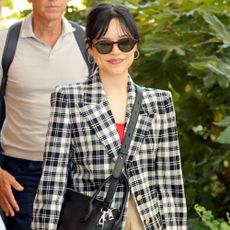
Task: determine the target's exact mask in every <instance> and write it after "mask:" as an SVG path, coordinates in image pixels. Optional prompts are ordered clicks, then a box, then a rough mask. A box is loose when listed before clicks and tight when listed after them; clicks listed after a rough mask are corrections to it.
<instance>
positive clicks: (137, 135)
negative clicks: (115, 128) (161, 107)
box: [125, 78, 156, 161]
mask: <svg viewBox="0 0 230 230" xmlns="http://www.w3.org/2000/svg"><path fill="white" fill-rule="evenodd" d="M143 93H145V91H144V92H143ZM135 97H136V90H135V84H134V83H133V81H132V79H131V78H129V82H128V107H127V112H126V124H128V122H129V121H130V117H131V113H132V108H133V105H134V101H135ZM145 100H146V99H145V97H143V100H142V105H141V109H140V114H139V117H138V120H137V123H136V127H135V131H134V134H133V139H132V141H131V143H130V148H129V157H128V160H129V161H132V160H133V157H134V155H135V153H137V152H138V150H139V149H140V147H141V145H142V143H143V140H144V139H145V138H146V137H147V132H148V130H149V128H150V127H151V126H152V121H153V117H154V113H155V111H156V109H155V105H153V107H151V108H149V107H148V106H147V105H146V101H145ZM126 129H127V125H126ZM126 129H125V131H126Z"/></svg>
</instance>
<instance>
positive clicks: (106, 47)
mask: <svg viewBox="0 0 230 230" xmlns="http://www.w3.org/2000/svg"><path fill="white" fill-rule="evenodd" d="M136 43H137V42H136V41H135V40H133V39H131V38H122V39H120V40H118V41H116V42H112V41H109V40H101V41H98V42H96V43H95V44H93V47H95V48H96V50H97V51H98V53H100V54H109V53H110V52H111V51H112V49H113V45H114V44H117V46H118V48H119V50H120V51H122V52H125V53H127V52H129V51H131V50H132V49H133V47H134V46H135V44H136Z"/></svg>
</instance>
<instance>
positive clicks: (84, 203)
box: [57, 86, 143, 230]
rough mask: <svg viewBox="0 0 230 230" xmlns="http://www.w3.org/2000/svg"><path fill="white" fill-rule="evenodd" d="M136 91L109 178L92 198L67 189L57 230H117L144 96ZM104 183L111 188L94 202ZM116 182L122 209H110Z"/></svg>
mask: <svg viewBox="0 0 230 230" xmlns="http://www.w3.org/2000/svg"><path fill="white" fill-rule="evenodd" d="M136 91H137V94H136V99H135V102H134V106H133V109H132V114H131V118H130V121H129V124H128V127H127V131H126V133H125V138H124V141H123V144H122V146H121V148H120V150H119V154H118V158H117V161H116V163H115V167H114V169H113V172H112V175H111V176H109V177H108V178H106V180H105V181H104V182H103V183H102V184H101V185H100V187H99V188H98V189H97V190H96V192H95V193H94V195H93V196H92V197H89V196H86V195H83V194H81V193H78V192H76V191H74V190H72V189H70V188H67V190H66V194H65V198H64V202H63V205H62V210H61V214H60V218H59V223H58V228H57V230H100V229H101V230H102V229H103V230H117V229H118V228H119V226H120V224H121V221H122V217H123V213H124V209H125V204H126V202H127V199H128V194H129V184H128V180H127V178H126V177H125V175H124V174H123V173H122V169H123V166H124V164H125V162H126V158H127V155H128V149H129V146H130V142H131V140H132V136H133V132H134V129H135V126H136V122H137V119H138V116H139V112H140V107H141V102H142V97H143V91H142V88H141V87H139V86H136ZM107 183H110V185H109V188H108V191H107V194H106V197H105V199H104V201H101V200H97V199H96V198H97V196H98V194H99V193H100V191H101V190H102V188H103V187H104V186H105V185H106V184H107ZM119 183H121V184H124V189H125V195H124V197H123V200H122V204H121V207H120V208H119V209H112V208H111V203H112V200H113V197H114V194H115V192H116V190H117V187H118V184H119Z"/></svg>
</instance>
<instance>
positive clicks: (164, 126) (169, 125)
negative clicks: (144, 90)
mask: <svg viewBox="0 0 230 230" xmlns="http://www.w3.org/2000/svg"><path fill="white" fill-rule="evenodd" d="M164 92H165V95H164V96H163V97H162V98H163V99H162V101H161V103H160V104H161V109H160V110H161V112H160V113H162V122H161V129H160V135H159V139H158V150H157V157H156V178H157V184H158V189H159V191H158V193H159V202H160V209H161V217H162V221H163V225H164V229H167V230H173V229H177V230H185V229H187V208H186V201H185V194H184V185H183V175H182V170H181V159H180V150H179V142H178V134H177V127H176V115H175V111H174V106H173V101H172V96H171V93H170V92H168V91H164Z"/></svg>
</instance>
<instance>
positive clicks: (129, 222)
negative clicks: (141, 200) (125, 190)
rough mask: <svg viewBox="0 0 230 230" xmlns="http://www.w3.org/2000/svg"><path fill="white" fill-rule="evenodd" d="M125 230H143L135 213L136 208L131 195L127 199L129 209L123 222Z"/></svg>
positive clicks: (138, 216) (137, 214) (136, 212)
mask: <svg viewBox="0 0 230 230" xmlns="http://www.w3.org/2000/svg"><path fill="white" fill-rule="evenodd" d="M125 230H144V226H143V223H142V221H141V218H140V215H139V213H138V211H137V207H136V204H135V202H134V200H133V197H132V195H130V198H129V207H128V211H127V216H126V221H125Z"/></svg>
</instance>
